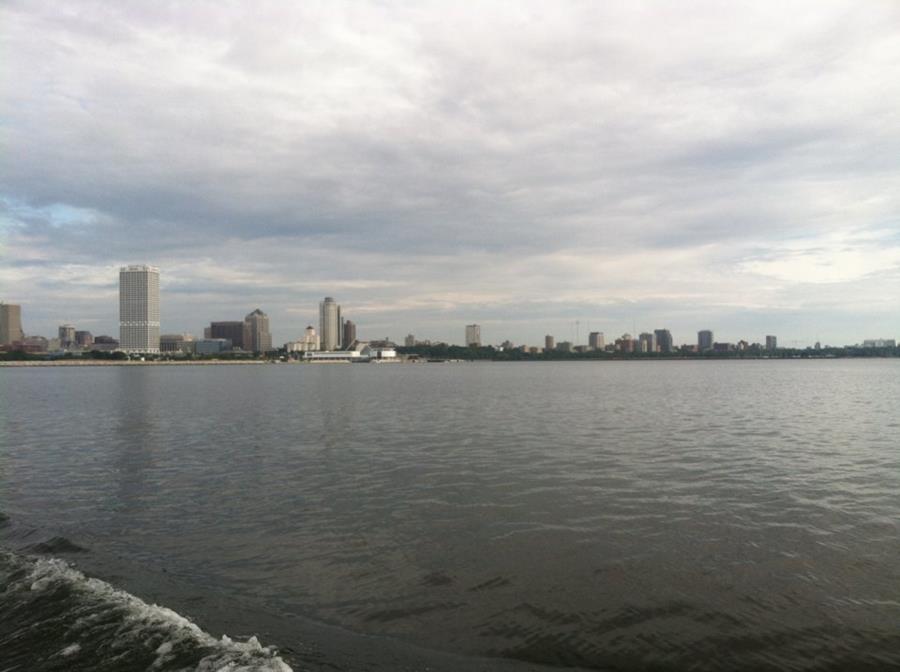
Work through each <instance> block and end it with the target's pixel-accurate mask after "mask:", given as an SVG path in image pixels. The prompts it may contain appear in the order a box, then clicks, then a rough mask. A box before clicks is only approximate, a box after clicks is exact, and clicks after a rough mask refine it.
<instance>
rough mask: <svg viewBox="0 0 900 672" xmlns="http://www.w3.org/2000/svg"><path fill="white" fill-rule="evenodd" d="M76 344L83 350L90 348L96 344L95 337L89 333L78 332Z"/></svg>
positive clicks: (76, 333)
mask: <svg viewBox="0 0 900 672" xmlns="http://www.w3.org/2000/svg"><path fill="white" fill-rule="evenodd" d="M75 343H76V344H77V345H80V346H81V347H82V348H89V347H91V346H92V345H93V344H94V335H93V334H92V333H91V332H89V331H76V332H75Z"/></svg>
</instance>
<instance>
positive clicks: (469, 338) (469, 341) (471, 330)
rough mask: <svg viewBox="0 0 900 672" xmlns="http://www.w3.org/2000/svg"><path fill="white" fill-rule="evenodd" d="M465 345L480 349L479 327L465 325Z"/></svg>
mask: <svg viewBox="0 0 900 672" xmlns="http://www.w3.org/2000/svg"><path fill="white" fill-rule="evenodd" d="M466 345H467V346H469V347H470V348H480V347H481V326H480V325H478V324H467V325H466Z"/></svg>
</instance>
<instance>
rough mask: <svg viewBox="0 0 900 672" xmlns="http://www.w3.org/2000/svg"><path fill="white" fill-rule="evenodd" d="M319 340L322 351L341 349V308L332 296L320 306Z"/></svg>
mask: <svg viewBox="0 0 900 672" xmlns="http://www.w3.org/2000/svg"><path fill="white" fill-rule="evenodd" d="M319 339H320V343H321V347H322V350H337V349H338V348H340V347H341V307H340V306H339V305H338V304H337V303H335V302H334V299H333V298H331V297H330V296H326V297H325V300H324V301H322V302H321V303H320V304H319Z"/></svg>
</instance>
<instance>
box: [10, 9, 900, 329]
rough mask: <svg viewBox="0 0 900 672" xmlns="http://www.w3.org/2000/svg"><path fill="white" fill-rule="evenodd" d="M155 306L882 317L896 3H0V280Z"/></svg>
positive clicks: (899, 317) (33, 297)
mask: <svg viewBox="0 0 900 672" xmlns="http://www.w3.org/2000/svg"><path fill="white" fill-rule="evenodd" d="M133 263H148V264H153V265H156V266H158V267H159V268H160V270H161V320H162V331H163V332H164V333H177V332H189V333H193V334H196V335H202V330H203V326H204V325H206V324H208V323H209V322H210V321H212V320H232V319H241V318H242V317H243V316H244V315H245V314H247V313H249V312H250V311H252V310H253V309H254V308H257V307H259V308H261V309H262V310H264V311H265V312H266V313H267V314H268V315H269V317H270V320H271V324H272V331H273V337H274V342H275V343H283V342H285V341H288V340H293V339H295V338H298V337H299V336H300V335H301V333H302V330H303V329H304V328H305V327H306V326H307V325H308V324H313V325H315V324H317V319H318V317H317V316H318V302H319V301H320V300H321V299H322V298H323V297H324V296H333V297H335V299H336V300H337V301H338V302H339V303H340V304H341V305H342V311H343V313H344V315H345V316H346V317H348V318H350V319H352V320H354V321H355V322H356V323H357V325H358V333H359V336H360V337H361V338H370V339H371V338H384V337H390V338H393V339H395V340H401V339H402V338H403V337H404V336H405V335H406V334H407V333H413V334H415V336H416V337H417V338H420V339H425V338H428V339H433V340H444V341H448V342H451V343H461V342H463V340H464V326H465V325H466V324H469V323H473V322H474V323H478V324H480V325H481V331H482V337H483V340H484V341H485V342H488V343H499V342H501V341H503V340H506V339H509V340H511V341H513V342H514V343H517V344H518V343H526V344H530V345H538V344H541V343H542V342H543V337H544V334H553V335H555V336H556V338H557V340H563V339H568V340H574V339H575V338H576V337H577V339H578V341H579V342H582V343H586V342H587V334H588V332H589V331H602V332H604V333H605V335H606V338H607V340H610V339H611V338H615V337H618V336H620V335H621V334H622V333H624V332H629V333H639V332H642V331H648V330H653V329H658V328H668V329H670V330H671V331H672V333H673V336H674V339H675V341H676V343H687V342H695V341H696V332H697V331H698V330H699V329H712V330H713V331H714V333H715V338H716V340H719V341H731V342H734V341H737V340H738V339H747V340H749V341H751V342H753V341H761V340H763V339H764V337H765V335H766V334H775V335H777V336H778V337H779V343H780V344H782V345H809V344H811V343H813V342H814V341H816V340H821V342H822V343H823V344H826V343H827V344H850V343H857V342H861V341H862V340H863V339H866V338H900V3H898V2H896V1H895V0H868V1H867V2H865V3H859V2H844V1H840V2H835V1H830V0H814V1H810V2H790V1H789V2H774V1H772V2H759V1H757V2H728V3H723V2H720V1H718V0H715V1H710V2H684V1H681V0H679V1H674V0H673V1H668V2H667V1H660V2H641V1H636V0H629V1H627V2H553V3H548V2H530V1H528V0H515V1H510V2H490V1H487V2H473V3H450V2H428V1H423V2H415V3H409V2H391V1H384V0H382V1H377V2H364V1H360V2H340V1H336V0H328V1H324V2H315V1H311V2H303V3H286V2H281V1H279V2H268V1H263V2H254V3H238V2H223V1H221V0H215V1H206V2H205V1H203V0H199V1H196V2H190V3H176V2H127V1H122V0H115V1H112V2H82V1H79V0H74V1H72V2H65V3H59V2H44V1H42V0H28V1H27V2H26V1H18V0H6V1H5V2H4V3H2V5H0V300H2V301H6V302H10V303H21V304H22V306H23V310H22V314H23V323H24V324H23V326H24V328H25V331H26V333H28V334H43V335H48V336H49V335H53V334H55V333H56V328H57V326H58V325H59V324H61V323H64V322H71V323H74V324H75V325H76V326H77V327H78V328H79V329H87V330H90V331H92V332H93V333H94V334H100V333H104V334H112V335H117V333H118V327H117V325H118V322H117V320H118V299H117V297H118V267H119V266H121V265H124V264H133Z"/></svg>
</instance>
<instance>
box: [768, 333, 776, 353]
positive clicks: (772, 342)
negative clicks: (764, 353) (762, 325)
mask: <svg viewBox="0 0 900 672" xmlns="http://www.w3.org/2000/svg"><path fill="white" fill-rule="evenodd" d="M777 349H778V338H776V337H775V336H766V350H777Z"/></svg>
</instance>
